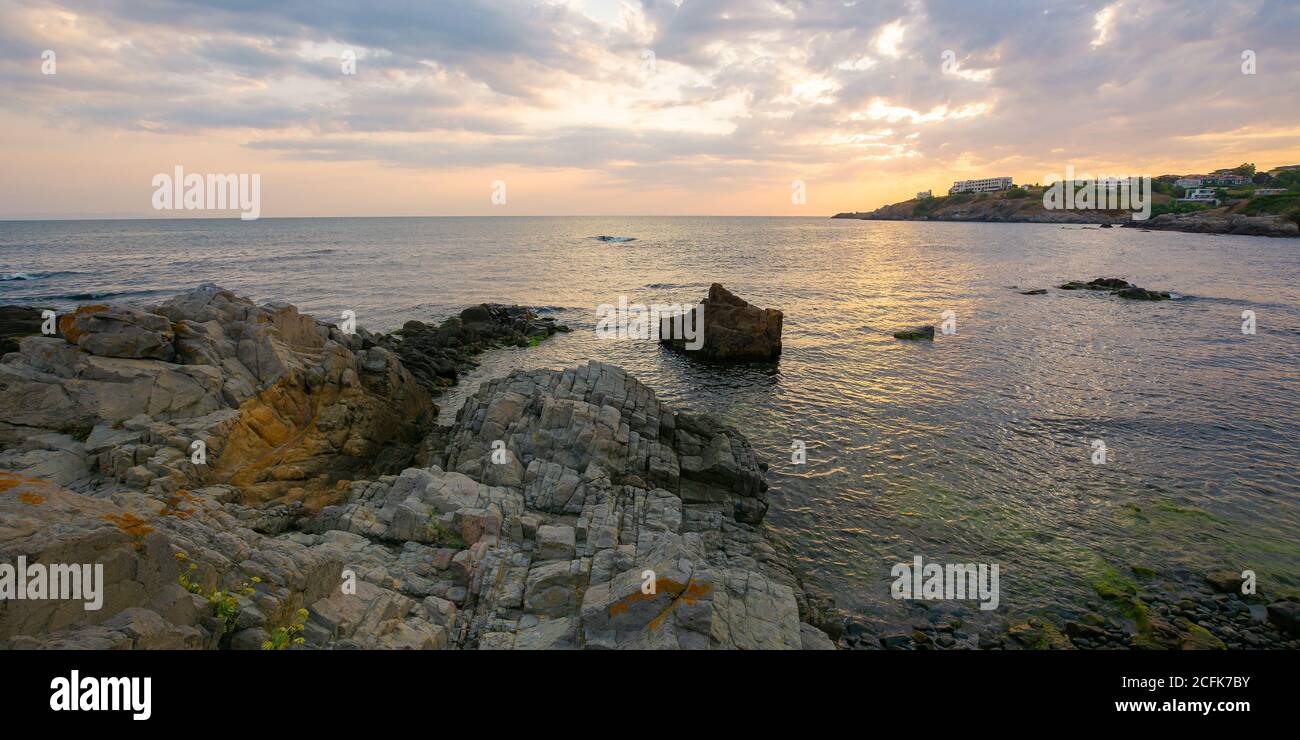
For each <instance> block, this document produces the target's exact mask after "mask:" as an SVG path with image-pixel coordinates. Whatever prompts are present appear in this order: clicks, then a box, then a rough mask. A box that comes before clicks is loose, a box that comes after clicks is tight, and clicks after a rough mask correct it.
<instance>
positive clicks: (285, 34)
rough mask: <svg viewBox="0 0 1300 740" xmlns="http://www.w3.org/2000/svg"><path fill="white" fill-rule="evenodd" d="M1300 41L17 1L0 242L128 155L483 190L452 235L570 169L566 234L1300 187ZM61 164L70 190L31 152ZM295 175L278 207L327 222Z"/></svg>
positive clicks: (782, 7) (1142, 26)
mask: <svg viewBox="0 0 1300 740" xmlns="http://www.w3.org/2000/svg"><path fill="white" fill-rule="evenodd" d="M1296 38H1300V5H1298V4H1297V3H1295V2H1288V1H1286V0H1279V1H1277V2H1268V1H1266V0H1254V1H1252V0H1242V1H1241V2H1234V3H1233V4H1231V6H1230V7H1229V6H1225V5H1224V4H1223V3H1222V2H1208V1H1206V2H1201V1H1199V0H1192V1H1190V2H1174V1H1173V0H1170V1H1169V2H1150V1H1146V0H1144V1H1142V2H1138V1H1137V0H1118V1H1115V2H1073V1H1072V2H1038V3H1030V2H1014V1H1012V2H998V3H972V2H968V1H966V0H936V1H934V2H920V1H913V2H899V3H889V2H868V1H867V0H856V1H855V0H828V1H827V2H812V1H811V0H810V1H800V0H713V1H711V2H698V1H696V0H677V1H673V0H641V2H639V3H638V2H632V1H630V0H629V1H627V2H618V0H586V1H585V2H584V1H582V0H552V1H550V2H525V1H524V0H454V1H449V0H431V1H426V2H395V3H389V2H382V1H380V2H370V3H357V2H351V1H349V2H339V1H337V0H310V1H308V0H284V1H281V2H267V3H264V4H259V3H238V4H230V3H218V2H198V1H193V0H191V1H188V2H187V1H183V0H182V1H177V2H163V1H162V0H107V1H105V2H98V3H94V4H87V3H74V2H66V3H59V2H37V1H29V0H0V90H2V91H3V95H0V115H2V116H3V118H0V123H3V124H5V125H6V129H7V130H9V131H11V132H14V133H15V136H13V137H11V138H10V139H9V140H8V141H7V143H5V144H0V151H4V152H5V154H6V159H7V160H10V159H14V160H21V166H22V167H23V169H24V170H25V171H23V172H22V173H21V174H22V176H23V178H24V181H23V184H17V185H11V186H9V187H8V188H6V189H4V190H0V195H3V196H5V198H6V200H7V205H6V206H4V207H3V209H0V216H20V217H21V216H24V215H35V214H62V215H83V214H87V213H100V212H107V211H114V212H117V210H121V209H125V210H128V211H129V210H131V209H133V208H134V207H135V206H134V205H131V204H132V203H135V202H136V201H129V202H128V201H116V200H113V201H112V202H107V201H106V202H105V203H89V204H82V205H81V206H80V207H77V206H75V205H68V204H65V203H59V202H49V199H48V194H49V193H52V192H55V191H56V190H57V188H54V187H52V186H48V187H40V186H32V183H41V182H46V183H52V182H57V181H64V182H66V181H67V180H68V179H69V178H102V183H101V185H102V188H103V189H105V190H107V191H110V192H112V191H115V190H121V188H120V187H115V183H116V182H117V180H115V179H114V177H115V175H114V171H115V170H120V168H118V167H115V166H114V163H115V162H116V161H117V160H115V159H114V158H113V157H114V154H113V153H114V152H117V155H116V156H118V157H123V156H126V152H137V151H149V150H150V148H151V147H152V148H155V149H156V150H157V151H160V152H161V151H165V152H167V154H168V155H169V156H172V158H176V156H177V153H178V152H179V153H180V155H182V156H183V155H184V153H185V152H186V151H199V150H201V151H202V152H203V156H204V157H207V158H208V159H209V160H218V161H220V160H222V159H230V160H238V161H239V162H240V163H241V164H248V163H252V165H253V166H255V167H258V168H259V169H266V170H268V171H272V170H275V171H280V172H285V173H293V172H295V170H293V169H292V168H293V167H295V166H296V167H300V168H301V167H303V166H306V165H307V163H317V164H318V165H320V166H321V167H328V168H329V169H328V171H329V172H330V173H332V175H331V176H334V177H339V176H343V174H342V173H344V172H346V170H344V169H342V168H343V167H344V165H343V164H342V163H350V164H349V165H347V166H349V167H353V168H356V169H354V170H353V171H354V172H357V173H361V172H364V173H365V177H367V178H371V177H373V178H376V180H375V182H376V183H378V186H379V187H381V188H382V187H385V185H384V184H383V179H384V175H383V172H384V171H389V172H391V173H392V174H390V175H388V177H390V178H391V181H390V182H389V184H388V185H387V187H391V188H393V189H394V190H397V189H400V188H404V187H408V186H409V183H410V179H409V178H410V177H426V176H427V177H434V178H441V180H440V182H444V183H445V182H450V181H456V182H464V183H467V184H466V185H465V188H470V187H473V188H475V189H476V190H475V196H474V200H472V201H471V200H470V198H469V196H468V195H466V196H465V197H466V200H465V202H464V203H463V204H460V205H458V206H456V208H455V209H454V210H456V211H457V212H473V211H475V210H478V211H482V212H488V207H487V204H486V195H485V191H484V190H483V188H484V187H485V186H484V182H486V181H488V180H491V179H495V178H496V177H497V176H499V174H498V173H505V172H508V173H510V174H511V175H512V176H515V177H521V176H526V177H531V178H545V177H548V176H556V173H564V176H563V177H557V181H563V182H564V183H566V185H570V186H574V187H582V188H587V189H593V188H594V189H597V190H599V192H600V200H599V201H597V202H592V201H583V200H582V199H578V200H577V201H576V202H579V203H584V204H585V206H586V207H585V208H569V209H567V210H568V212H583V211H584V210H586V211H591V212H607V213H611V212H612V213H629V212H645V211H647V210H650V211H657V212H690V211H698V210H699V209H700V208H701V207H703V206H702V205H701V204H705V205H707V204H708V203H709V202H710V201H709V200H708V198H709V197H710V196H713V198H714V200H713V201H712V202H714V203H722V202H724V201H725V202H726V203H727V204H728V205H726V206H725V208H727V209H735V208H737V206H735V205H734V204H735V203H736V202H737V200H738V198H737V194H738V193H743V192H746V191H752V192H756V193H757V192H762V193H764V194H765V195H763V196H762V197H761V198H759V197H756V198H755V199H753V200H752V202H754V203H755V205H754V206H753V207H751V208H749V209H744V208H743V206H741V207H740V208H741V211H740V212H750V213H762V212H774V210H777V209H778V208H777V207H779V210H780V212H785V213H798V212H801V211H799V210H798V209H797V208H794V207H792V206H791V205H790V204H789V203H788V202H787V203H784V204H782V203H781V201H782V199H781V197H780V194H781V193H785V194H787V195H788V193H789V188H790V182H791V180H792V179H801V180H803V181H805V182H807V183H808V188H809V192H810V194H815V195H817V196H818V197H811V196H810V203H811V204H813V205H814V206H816V208H815V209H814V210H813V211H812V212H811V213H810V214H809V215H814V214H821V213H826V212H831V211H834V210H845V209H855V208H866V207H869V206H874V205H879V204H880V203H881V202H886V201H889V200H893V199H896V198H899V197H905V196H907V195H910V193H911V189H914V188H915V187H919V186H922V185H924V186H926V187H935V188H941V187H943V186H945V185H946V184H947V183H948V182H949V181H951V180H952V179H956V178H958V177H963V176H970V175H973V174H977V173H982V174H988V175H991V174H999V175H1001V174H1007V175H1012V176H1014V177H1016V178H1017V179H1028V180H1036V179H1039V178H1040V177H1041V176H1042V175H1043V174H1045V173H1046V172H1049V171H1059V170H1061V169H1062V168H1063V166H1064V165H1065V164H1066V163H1073V164H1076V165H1079V166H1083V167H1088V166H1093V167H1097V168H1101V167H1106V168H1108V170H1109V171H1120V170H1130V171H1152V170H1156V171H1157V174H1158V173H1159V172H1161V171H1164V170H1165V169H1166V168H1170V167H1174V166H1177V165H1185V168H1186V169H1195V168H1197V167H1201V166H1209V165H1211V164H1214V165H1217V166H1229V165H1235V164H1237V163H1239V162H1240V161H1242V160H1243V159H1250V158H1253V159H1257V160H1260V161H1259V162H1258V163H1259V164H1260V165H1267V166H1272V165H1277V164H1284V163H1292V162H1291V161H1290V160H1296V161H1300V134H1298V133H1297V130H1296V129H1297V127H1296V122H1297V120H1300V115H1298V114H1300V102H1297V101H1300V45H1297V44H1296V43H1295V39H1296ZM45 50H52V51H54V52H55V53H56V55H57V65H58V66H57V74H54V75H43V74H41V54H42V52H43V51H45ZM1247 51H1249V52H1252V53H1253V55H1254V58H1255V59H1256V67H1257V69H1256V73H1255V74H1250V75H1247V74H1243V70H1242V63H1243V53H1245V52H1247ZM345 52H347V53H351V54H353V55H355V59H356V74H354V75H347V74H343V68H342V66H341V63H342V61H343V57H344V54H345ZM69 147H75V148H76V149H77V151H78V152H79V157H80V161H81V167H80V168H77V167H76V165H75V162H73V161H71V160H72V158H71V157H67V156H65V157H60V158H58V161H48V160H49V159H51V157H46V158H44V159H42V156H38V153H39V152H42V151H43V148H48V149H50V150H54V151H63V152H66V151H68V148H69ZM11 155H12V157H11ZM20 155H22V156H20ZM195 156H196V157H198V156H199V155H198V154H196V155H195ZM1273 158H1280V159H1288V158H1289V159H1288V161H1273ZM150 166H153V163H152V162H151V163H150ZM297 172H299V173H301V172H303V170H298V171H297ZM399 173H407V174H406V175H401V174H399ZM548 173H549V174H548ZM121 176H122V177H125V175H121ZM360 176H361V175H360V174H358V177H360ZM131 177H133V178H135V180H138V179H139V177H138V176H137V175H135V174H134V173H132V174H131ZM285 179H286V180H288V179H293V178H292V177H291V176H290V174H286V176H285ZM302 179H305V181H306V184H296V185H295V186H294V187H301V188H304V190H303V192H302V193H301V197H300V198H296V199H293V198H284V199H283V200H282V201H281V202H282V203H285V204H290V203H292V204H299V203H304V202H309V201H312V198H313V196H312V194H311V193H309V192H308V191H309V190H310V188H311V187H312V186H311V185H310V181H311V178H310V177H307V176H305V175H303V176H302ZM135 180H132V182H135ZM469 183H472V185H470V184H469ZM446 188H447V189H445V190H444V193H443V194H444V196H445V197H447V198H451V199H452V200H453V201H454V200H455V188H454V187H452V186H446ZM648 193H659V194H660V195H659V196H656V197H654V198H647V195H646V194H648ZM724 196H725V197H724ZM132 197H135V196H134V195H132ZM675 198H676V199H680V203H681V205H680V206H679V207H674V203H677V202H678V201H677V200H674V199H675ZM317 200H319V199H317ZM740 200H743V199H740ZM785 200H786V201H788V198H785ZM321 202H325V201H321ZM329 202H331V203H337V202H338V201H329ZM122 203H126V205H121V204H122ZM479 203H482V207H479V206H478V205H474V204H479ZM538 203H539V205H540V203H541V201H539V202H538ZM330 207H331V208H334V207H335V206H334V205H331V206H330ZM548 208H551V209H554V208H555V206H554V205H553V203H552V204H551V205H549V206H548ZM115 209H116V210H115ZM275 210H276V209H275V208H274V207H272V208H270V210H269V215H293V214H290V213H283V212H282V213H280V214H277V213H276V212H275ZM282 210H284V209H282ZM704 210H705V211H706V212H707V211H708V210H709V209H708V208H707V207H704ZM533 211H534V212H541V209H540V208H535V209H533ZM349 212H350V213H359V212H361V211H355V210H354V211H349ZM428 212H429V213H437V212H439V211H438V209H436V208H431V209H430V210H429V211H428ZM143 215H147V214H143Z"/></svg>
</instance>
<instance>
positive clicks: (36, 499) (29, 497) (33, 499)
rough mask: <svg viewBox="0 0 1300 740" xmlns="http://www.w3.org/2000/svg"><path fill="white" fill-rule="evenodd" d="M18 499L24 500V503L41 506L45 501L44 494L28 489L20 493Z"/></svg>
mask: <svg viewBox="0 0 1300 740" xmlns="http://www.w3.org/2000/svg"><path fill="white" fill-rule="evenodd" d="M18 500H19V501H21V502H23V503H24V504H31V505H32V506H39V505H41V504H43V503H45V497H44V496H42V495H40V494H39V493H31V492H28V491H24V492H23V493H20V494H18Z"/></svg>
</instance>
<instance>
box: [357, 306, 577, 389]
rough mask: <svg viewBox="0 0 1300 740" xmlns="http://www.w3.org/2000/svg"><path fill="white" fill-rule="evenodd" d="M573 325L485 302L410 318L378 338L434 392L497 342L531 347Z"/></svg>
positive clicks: (452, 382)
mask: <svg viewBox="0 0 1300 740" xmlns="http://www.w3.org/2000/svg"><path fill="white" fill-rule="evenodd" d="M567 331H569V328H568V327H567V326H564V325H563V324H559V323H557V322H556V321H555V319H554V317H551V316H545V315H539V314H538V312H537V310H536V309H530V308H524V307H521V306H504V305H500V304H496V303H483V304H480V305H478V306H472V307H470V308H467V309H465V310H464V311H461V312H460V314H459V315H458V316H453V317H451V318H449V319H447V320H445V321H443V322H442V323H441V324H439V325H437V326H431V325H429V324H426V323H424V322H421V321H408V322H406V323H405V324H403V325H402V328H401V329H399V330H397V331H395V332H393V333H392V334H390V335H379V336H378V337H376V340H375V341H376V343H377V344H378V345H379V346H381V347H384V348H385V349H388V350H389V351H391V352H393V353H394V354H396V355H397V356H398V358H400V359H401V361H402V364H403V365H404V366H405V367H406V369H407V370H409V371H410V372H411V374H412V375H413V376H415V379H416V380H417V381H419V382H420V384H421V385H423V386H424V387H425V389H426V390H428V391H429V392H430V393H431V394H433V395H435V396H436V395H437V394H439V393H441V392H442V390H443V389H444V388H446V387H447V386H450V385H453V384H455V382H456V379H457V377H458V376H459V375H460V374H461V373H463V372H464V371H465V370H466V369H467V368H470V367H472V366H473V364H474V357H475V356H476V355H478V354H480V353H481V352H483V351H485V350H487V349H490V348H492V347H498V346H515V347H527V346H529V345H532V344H536V343H537V342H539V341H541V340H543V339H546V338H547V337H549V336H551V335H553V334H555V333H557V332H567Z"/></svg>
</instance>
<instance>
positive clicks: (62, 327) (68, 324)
mask: <svg viewBox="0 0 1300 740" xmlns="http://www.w3.org/2000/svg"><path fill="white" fill-rule="evenodd" d="M107 310H108V306H105V305H102V304H88V305H85V306H80V307H78V308H77V310H76V311H73V312H72V313H65V314H63V315H62V316H60V317H59V333H60V334H62V335H63V338H64V339H66V340H68V341H69V342H72V343H73V344H76V343H77V340H78V339H81V338H82V337H83V336H85V334H86V333H85V332H84V331H81V330H80V329H78V328H77V327H76V326H75V324H76V321H77V317H78V316H84V315H86V314H91V313H100V312H102V311H107Z"/></svg>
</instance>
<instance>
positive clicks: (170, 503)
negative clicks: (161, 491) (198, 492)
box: [158, 489, 194, 519]
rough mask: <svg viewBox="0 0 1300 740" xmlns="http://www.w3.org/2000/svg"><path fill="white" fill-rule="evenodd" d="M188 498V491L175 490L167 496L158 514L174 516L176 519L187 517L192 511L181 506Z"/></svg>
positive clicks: (191, 514) (192, 513)
mask: <svg viewBox="0 0 1300 740" xmlns="http://www.w3.org/2000/svg"><path fill="white" fill-rule="evenodd" d="M189 498H190V492H189V491H186V490H184V489H181V490H179V491H177V492H176V493H175V494H173V495H172V496H170V497H168V498H167V501H166V502H165V503H164V504H163V509H162V511H160V512H158V516H174V517H176V518H177V519H189V518H190V517H191V516H193V515H194V512H193V511H192V510H188V509H184V508H182V504H184V503H185V502H186V500H188V499H189Z"/></svg>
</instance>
